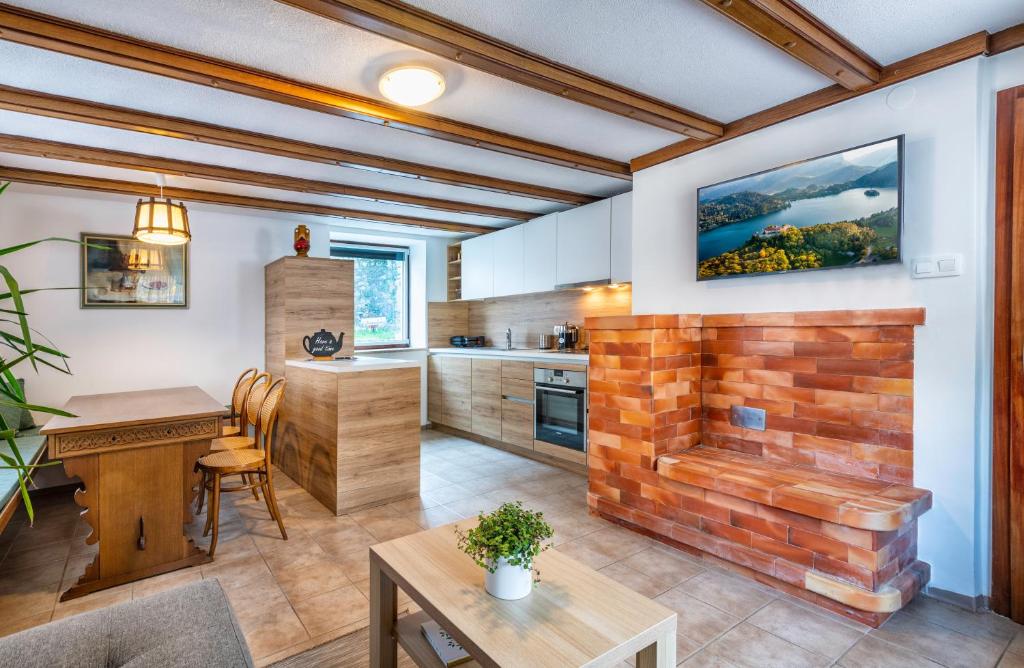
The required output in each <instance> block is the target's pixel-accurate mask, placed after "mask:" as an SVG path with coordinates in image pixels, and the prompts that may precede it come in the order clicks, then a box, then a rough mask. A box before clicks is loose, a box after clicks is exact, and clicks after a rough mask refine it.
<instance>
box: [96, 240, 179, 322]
mask: <svg viewBox="0 0 1024 668" xmlns="http://www.w3.org/2000/svg"><path fill="white" fill-rule="evenodd" d="M188 246H189V245H188V244H183V245H181V246H157V245H154V244H147V243H143V242H141V241H137V240H136V239H133V238H132V237H126V236H117V235H111V234H90V233H83V234H82V282H81V288H82V290H81V295H82V297H81V307H82V308H188Z"/></svg>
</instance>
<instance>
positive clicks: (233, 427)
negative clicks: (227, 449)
mask: <svg viewBox="0 0 1024 668" xmlns="http://www.w3.org/2000/svg"><path fill="white" fill-rule="evenodd" d="M258 375H259V369H256V368H255V367H254V368H252V369H246V370H245V371H243V372H242V373H241V375H239V376H238V380H236V381H235V387H234V389H233V390H231V415H229V416H228V418H227V420H226V424H224V425H223V426H222V427H221V430H220V435H221V436H238V435H239V434H241V433H242V429H243V427H245V418H244V417H243V416H242V411H243V410H244V409H245V400H246V398H247V397H248V396H249V389H250V388H251V387H252V384H253V383H254V382H255V381H256V377H257V376H258Z"/></svg>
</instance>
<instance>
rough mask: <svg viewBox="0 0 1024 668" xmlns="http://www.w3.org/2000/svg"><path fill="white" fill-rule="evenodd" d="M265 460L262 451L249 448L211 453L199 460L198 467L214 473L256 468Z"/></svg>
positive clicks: (264, 454)
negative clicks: (224, 470)
mask: <svg viewBox="0 0 1024 668" xmlns="http://www.w3.org/2000/svg"><path fill="white" fill-rule="evenodd" d="M265 460H266V453H265V452H263V451H262V450H257V449H255V448H249V449H245V450H222V451H220V452H211V453H210V454H208V455H206V456H204V457H200V458H199V467H200V468H201V469H205V470H207V471H210V472H211V473H216V472H217V470H218V469H235V468H240V467H248V466H253V467H254V466H256V465H257V464H262V463H263V462H264V461H265Z"/></svg>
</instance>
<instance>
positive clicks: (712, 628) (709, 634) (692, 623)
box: [654, 585, 740, 643]
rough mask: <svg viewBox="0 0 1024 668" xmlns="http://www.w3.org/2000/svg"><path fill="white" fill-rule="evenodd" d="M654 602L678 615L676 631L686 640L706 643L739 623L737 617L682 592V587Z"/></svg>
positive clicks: (659, 597) (666, 593)
mask: <svg viewBox="0 0 1024 668" xmlns="http://www.w3.org/2000/svg"><path fill="white" fill-rule="evenodd" d="M654 600H656V601H658V602H659V603H661V604H662V605H664V606H665V607H667V608H670V609H672V610H675V611H676V613H677V614H678V615H679V620H678V622H677V626H676V628H677V630H678V632H679V633H682V634H683V635H685V636H686V637H687V638H690V639H691V640H696V641H697V642H699V643H707V642H710V641H712V640H714V639H715V638H717V637H718V636H720V635H721V634H722V633H725V632H726V631H728V630H729V629H730V628H732V627H733V626H735V625H736V624H738V623H739V622H740V618H739V617H735V616H733V615H730V614H729V613H727V612H724V611H722V610H719V609H718V608H716V607H714V606H711V605H708V604H707V603H705V602H704V601H701V600H699V599H696V598H694V597H692V596H690V595H689V594H687V593H686V591H684V588H683V585H680V586H678V587H675V588H673V589H670V590H668V591H667V592H665V593H664V594H662V595H660V596H658V597H657V598H655V599H654Z"/></svg>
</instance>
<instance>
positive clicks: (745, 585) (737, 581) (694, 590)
mask: <svg viewBox="0 0 1024 668" xmlns="http://www.w3.org/2000/svg"><path fill="white" fill-rule="evenodd" d="M684 586H685V588H686V593H688V594H689V595H690V596H693V597H694V598H698V599H700V600H702V601H704V602H705V603H708V604H710V605H713V606H715V607H716V608H718V609H720V610H724V611H726V612H728V613H729V614H731V615H735V616H736V617H747V616H748V615H751V614H753V613H754V611H756V610H757V609H758V608H760V607H762V606H764V605H766V604H768V603H770V602H771V601H772V600H774V599H775V598H776V595H775V594H774V593H767V592H765V591H764V590H762V589H761V588H760V587H757V586H756V585H755V584H753V583H751V582H750V581H749V580H746V579H743V578H740V577H738V576H734V575H730V574H728V573H726V572H725V571H720V570H718V569H716V568H711V569H708V570H706V571H704V572H703V573H700V574H698V575H695V576H694V577H692V578H690V579H689V580H686V582H685V585H684Z"/></svg>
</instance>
